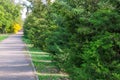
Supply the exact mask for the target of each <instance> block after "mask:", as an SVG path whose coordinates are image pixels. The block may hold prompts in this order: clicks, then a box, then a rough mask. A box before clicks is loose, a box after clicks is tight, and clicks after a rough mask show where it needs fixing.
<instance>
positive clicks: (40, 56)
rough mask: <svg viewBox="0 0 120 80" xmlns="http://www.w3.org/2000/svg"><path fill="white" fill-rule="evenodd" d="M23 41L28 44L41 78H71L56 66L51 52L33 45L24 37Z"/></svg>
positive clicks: (59, 79)
mask: <svg viewBox="0 0 120 80" xmlns="http://www.w3.org/2000/svg"><path fill="white" fill-rule="evenodd" d="M23 41H24V42H25V43H26V44H27V48H28V50H29V53H30V55H31V57H32V62H33V64H34V66H35V68H36V72H37V73H36V74H37V75H38V77H39V80H69V78H68V75H67V74H65V73H63V72H61V71H59V69H58V68H57V67H56V65H55V64H54V62H53V61H52V57H51V55H50V53H47V52H43V51H41V50H40V49H37V48H35V47H33V46H32V45H31V44H30V41H29V40H27V39H25V38H23Z"/></svg>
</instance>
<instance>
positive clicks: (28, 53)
mask: <svg viewBox="0 0 120 80" xmlns="http://www.w3.org/2000/svg"><path fill="white" fill-rule="evenodd" d="M24 45H25V50H26V54H27V55H28V57H29V58H28V59H29V61H30V64H31V66H32V70H33V73H34V75H35V80H39V78H38V75H37V74H36V73H37V72H36V68H35V66H34V64H33V61H32V56H31V54H30V52H29V49H28V47H27V44H26V43H24Z"/></svg>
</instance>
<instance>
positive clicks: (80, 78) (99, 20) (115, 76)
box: [24, 0, 120, 80]
mask: <svg viewBox="0 0 120 80" xmlns="http://www.w3.org/2000/svg"><path fill="white" fill-rule="evenodd" d="M118 5H119V0H115V1H112V0H56V1H55V2H54V3H50V1H49V0H48V2H47V4H43V3H42V2H41V1H40V0H35V1H32V6H33V7H32V12H31V14H30V15H29V16H28V17H27V19H26V21H25V24H24V34H25V37H26V38H28V39H29V40H30V41H31V43H33V45H34V46H35V47H38V48H40V49H42V50H45V51H47V52H49V53H51V55H52V56H53V59H54V61H55V62H56V64H57V65H58V67H59V68H60V69H61V70H63V71H65V72H67V73H68V74H69V75H70V77H71V79H72V80H120V14H119V6H118Z"/></svg>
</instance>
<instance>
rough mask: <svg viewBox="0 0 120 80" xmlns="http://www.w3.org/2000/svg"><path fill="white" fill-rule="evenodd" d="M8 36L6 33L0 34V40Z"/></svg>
mask: <svg viewBox="0 0 120 80" xmlns="http://www.w3.org/2000/svg"><path fill="white" fill-rule="evenodd" d="M7 37H8V35H7V34H0V41H2V40H4V39H6V38H7Z"/></svg>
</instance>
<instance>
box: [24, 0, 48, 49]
mask: <svg viewBox="0 0 120 80" xmlns="http://www.w3.org/2000/svg"><path fill="white" fill-rule="evenodd" d="M31 3H32V6H33V7H32V12H31V13H30V14H29V15H28V18H27V19H26V21H25V24H24V34H25V35H26V37H27V38H29V39H30V40H31V42H32V43H33V44H34V46H36V47H39V48H41V49H42V48H43V47H44V39H45V37H46V35H45V33H46V30H47V20H46V18H45V17H46V15H47V7H46V5H45V4H43V2H42V1H41V0H35V1H32V2H31Z"/></svg>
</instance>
